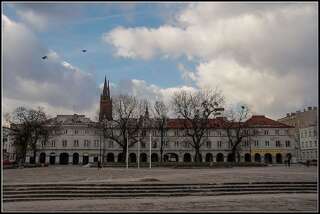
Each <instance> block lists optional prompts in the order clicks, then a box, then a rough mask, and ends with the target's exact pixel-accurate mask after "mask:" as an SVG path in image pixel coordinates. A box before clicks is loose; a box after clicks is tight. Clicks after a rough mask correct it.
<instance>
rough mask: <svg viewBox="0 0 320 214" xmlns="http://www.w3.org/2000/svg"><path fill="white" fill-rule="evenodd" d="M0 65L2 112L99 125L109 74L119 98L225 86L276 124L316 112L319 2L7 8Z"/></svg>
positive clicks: (227, 93) (230, 100)
mask: <svg viewBox="0 0 320 214" xmlns="http://www.w3.org/2000/svg"><path fill="white" fill-rule="evenodd" d="M83 49H85V50H87V51H86V52H82V50H83ZM42 56H47V59H42ZM2 62H3V63H2V103H3V105H2V113H3V114H5V113H7V112H11V111H13V110H14V109H15V108H16V107H18V106H26V107H29V108H36V107H37V106H41V107H43V108H44V110H45V111H46V112H47V113H49V115H50V116H55V115H57V114H74V113H77V114H85V115H86V116H88V117H90V118H91V119H93V120H94V119H95V118H96V116H97V111H98V110H99V98H100V93H101V90H102V89H101V88H102V85H103V82H104V77H105V76H106V77H107V79H109V80H110V82H111V95H113V96H115V95H117V94H121V93H122V94H123V93H124V94H130V95H135V96H137V97H138V98H142V99H148V100H150V101H155V100H159V99H162V100H164V101H165V102H166V103H170V99H171V96H172V95H173V93H174V92H176V91H180V90H188V91H196V90H199V89H203V88H213V89H215V88H218V89H220V90H221V91H222V93H223V95H224V97H225V99H226V104H225V105H226V106H225V107H226V108H228V107H230V106H236V105H238V104H246V105H248V106H249V108H250V109H251V111H252V113H253V114H260V115H266V116H267V117H269V118H273V119H279V118H281V117H284V116H285V115H286V113H288V112H295V111H297V110H302V109H304V108H306V107H308V106H318V3H317V2H306V3H302V2H294V3H290V2H282V3H279V2H278V3H274V2H264V3H258V2H255V3H249V2H247V3H246V2H231V3H229V2H200V3H196V2H186V3H182V2H176V3H172V2H163V3H161V2H157V3H153V2H136V3H135V2H127V3H125V2H121V3H120V2H118V3H117V2H114V3H112V2H105V3H104V2H78V3H74V2H65V3H63V2H50V3H38V2H31V3H30V2H25V3H23V2H16V3H14V2H2Z"/></svg>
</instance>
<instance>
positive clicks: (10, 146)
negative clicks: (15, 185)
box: [2, 127, 16, 162]
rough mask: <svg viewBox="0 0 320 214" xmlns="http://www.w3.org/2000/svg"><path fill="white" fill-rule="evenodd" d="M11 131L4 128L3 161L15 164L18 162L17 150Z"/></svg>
mask: <svg viewBox="0 0 320 214" xmlns="http://www.w3.org/2000/svg"><path fill="white" fill-rule="evenodd" d="M10 132H11V129H10V128H8V127H2V133H3V136H2V154H3V157H2V160H3V162H14V161H15V160H16V149H15V145H14V142H13V140H12V139H11V135H10Z"/></svg>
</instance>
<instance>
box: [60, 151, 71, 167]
mask: <svg viewBox="0 0 320 214" xmlns="http://www.w3.org/2000/svg"><path fill="white" fill-rule="evenodd" d="M59 163H60V164H64V165H66V164H68V163H69V154H68V153H65V152H64V153H61V154H60V159H59Z"/></svg>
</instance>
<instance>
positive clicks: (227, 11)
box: [102, 3, 318, 117]
mask: <svg viewBox="0 0 320 214" xmlns="http://www.w3.org/2000/svg"><path fill="white" fill-rule="evenodd" d="M317 9H318V5H317V4H316V3H194V4H189V5H188V6H187V7H186V8H185V9H184V10H181V11H180V12H179V13H178V14H176V17H175V22H174V24H171V25H168V24H164V25H162V26H159V27H157V28H147V27H135V28H124V27H117V28H115V29H113V30H111V31H110V32H106V33H104V34H103V37H102V38H103V41H105V42H107V43H110V44H112V45H113V46H114V47H115V55H117V56H119V57H126V58H135V59H139V58H141V59H145V60H148V59H151V58H156V57H171V58H176V57H178V56H186V57H187V58H188V59H190V60H191V59H192V60H193V61H195V62H197V63H198V66H197V68H196V70H195V71H188V70H186V69H185V67H183V65H178V68H179V70H180V71H182V78H189V79H194V80H195V83H196V84H197V86H198V87H200V88H201V87H205V86H206V85H209V86H211V87H216V85H217V84H218V85H220V88H221V89H222V91H224V92H225V93H226V95H227V96H229V97H228V98H229V99H230V100H231V99H233V100H237V101H245V102H248V104H249V105H250V106H253V108H254V109H255V110H256V111H257V112H261V113H266V114H268V115H272V116H274V117H279V116H280V115H281V114H282V115H283V114H284V113H285V112H286V111H295V110H296V109H297V108H301V107H304V105H315V104H316V103H317V102H318V100H317V99H318V94H317V90H315V89H316V87H317V70H318V51H317V47H318V39H317V38H318V21H317V20H318V12H317V11H318V10H317Z"/></svg>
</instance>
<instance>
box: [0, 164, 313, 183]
mask: <svg viewBox="0 0 320 214" xmlns="http://www.w3.org/2000/svg"><path fill="white" fill-rule="evenodd" d="M317 174H318V168H317V167H315V166H312V167H305V166H303V165H293V166H292V167H290V168H288V167H285V166H284V165H281V166H268V167H234V168H201V169H174V168H151V169H149V168H140V169H138V168H129V169H126V168H102V169H100V170H98V169H97V168H87V167H81V166H49V167H42V168H24V169H6V170H3V181H4V184H15V183H52V182H54V183H57V182H103V183H141V182H146V181H148V180H150V182H151V181H152V182H158V183H226V182H270V181H274V182H277V181H312V182H315V181H317Z"/></svg>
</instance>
